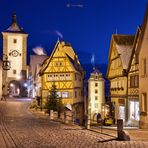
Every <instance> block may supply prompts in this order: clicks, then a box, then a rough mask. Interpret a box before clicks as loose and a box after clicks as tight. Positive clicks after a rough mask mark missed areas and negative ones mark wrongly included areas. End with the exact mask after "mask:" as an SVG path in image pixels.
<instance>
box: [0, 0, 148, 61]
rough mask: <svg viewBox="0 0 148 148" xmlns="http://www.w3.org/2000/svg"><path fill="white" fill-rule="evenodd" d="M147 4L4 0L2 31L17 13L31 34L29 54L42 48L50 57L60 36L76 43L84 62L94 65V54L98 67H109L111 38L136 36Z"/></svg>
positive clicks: (140, 0)
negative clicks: (33, 49) (115, 34)
mask: <svg viewBox="0 0 148 148" xmlns="http://www.w3.org/2000/svg"><path fill="white" fill-rule="evenodd" d="M146 1H147V0H0V31H4V30H6V29H7V28H8V27H9V25H10V24H11V15H12V13H13V12H14V11H15V12H16V14H17V20H18V24H19V25H20V26H22V27H23V28H24V30H25V31H26V32H27V33H28V34H29V37H28V54H30V53H31V52H32V48H34V47H36V46H38V45H40V46H42V47H43V48H45V50H46V51H47V53H48V54H49V53H50V52H51V50H53V47H54V45H55V43H56V41H57V39H58V34H59V38H60V40H65V41H66V42H70V43H71V44H72V47H73V48H74V50H75V51H76V53H77V54H78V57H79V59H80V61H81V63H83V64H86V63H90V59H91V55H92V54H93V53H94V54H95V63H96V64H102V63H105V64H107V59H108V50H109V45H110V39H111V35H112V34H114V33H116V32H117V33H118V34H135V32H136V28H137V26H138V25H141V24H142V21H143V17H144V12H145V8H146ZM62 36H63V38H62ZM0 43H2V39H1V42H0ZM1 49H2V44H1Z"/></svg>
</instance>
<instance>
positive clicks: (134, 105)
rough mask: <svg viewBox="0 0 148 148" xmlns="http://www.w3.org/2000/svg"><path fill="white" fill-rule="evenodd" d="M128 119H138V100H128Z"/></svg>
mask: <svg viewBox="0 0 148 148" xmlns="http://www.w3.org/2000/svg"><path fill="white" fill-rule="evenodd" d="M130 119H131V120H137V121H138V120H139V102H137V101H130Z"/></svg>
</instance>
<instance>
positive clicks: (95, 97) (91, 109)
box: [88, 68, 105, 121]
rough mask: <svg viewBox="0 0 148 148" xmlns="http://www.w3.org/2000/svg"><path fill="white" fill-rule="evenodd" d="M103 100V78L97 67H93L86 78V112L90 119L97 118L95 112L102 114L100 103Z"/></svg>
mask: <svg viewBox="0 0 148 148" xmlns="http://www.w3.org/2000/svg"><path fill="white" fill-rule="evenodd" d="M104 102H105V95H104V78H103V76H102V73H100V72H99V71H98V69H96V68H95V69H94V71H93V72H92V73H91V75H90V78H89V80H88V114H89V115H90V117H91V121H92V120H94V121H95V120H97V114H98V113H100V114H102V104H103V103H104Z"/></svg>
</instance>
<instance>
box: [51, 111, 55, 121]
mask: <svg viewBox="0 0 148 148" xmlns="http://www.w3.org/2000/svg"><path fill="white" fill-rule="evenodd" d="M53 114H54V113H53V110H50V119H51V120H53Z"/></svg>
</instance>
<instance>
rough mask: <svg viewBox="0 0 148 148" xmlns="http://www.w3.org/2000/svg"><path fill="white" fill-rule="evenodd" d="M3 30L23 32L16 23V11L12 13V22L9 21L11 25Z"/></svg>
mask: <svg viewBox="0 0 148 148" xmlns="http://www.w3.org/2000/svg"><path fill="white" fill-rule="evenodd" d="M4 32H10V33H25V32H24V30H23V28H22V27H20V26H19V25H18V23H17V16H16V13H15V12H14V13H13V14H12V23H11V25H10V26H9V28H8V29H6V30H5V31H4Z"/></svg>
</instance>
